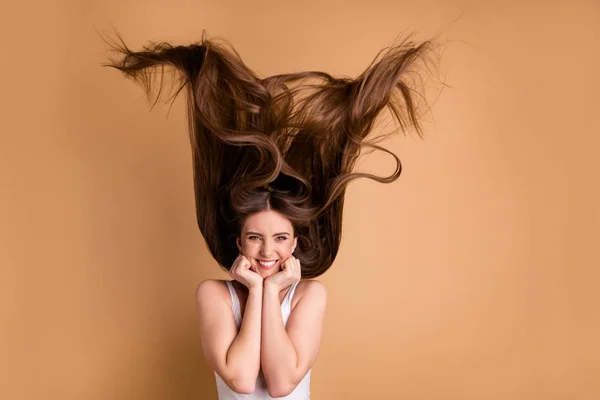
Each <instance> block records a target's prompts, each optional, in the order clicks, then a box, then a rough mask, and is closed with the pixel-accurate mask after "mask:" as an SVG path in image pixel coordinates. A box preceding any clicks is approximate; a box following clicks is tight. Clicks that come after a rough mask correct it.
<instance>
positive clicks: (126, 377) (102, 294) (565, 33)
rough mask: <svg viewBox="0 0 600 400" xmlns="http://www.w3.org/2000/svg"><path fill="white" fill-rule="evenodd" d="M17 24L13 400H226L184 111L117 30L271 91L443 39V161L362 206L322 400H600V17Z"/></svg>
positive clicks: (145, 13)
mask: <svg viewBox="0 0 600 400" xmlns="http://www.w3.org/2000/svg"><path fill="white" fill-rule="evenodd" d="M4 3H5V4H2V6H1V7H2V12H1V14H2V23H1V24H0V33H1V35H2V37H3V44H2V56H1V57H0V68H1V74H0V80H1V82H0V83H1V87H2V96H1V100H0V102H1V104H0V107H1V108H0V109H1V110H2V118H0V268H1V272H0V398H2V399H6V400H17V399H18V400H29V399H42V398H43V399H48V400H55V399H56V400H70V399H77V400H81V399H86V400H88V399H89V400H96V399H97V400H107V399H111V400H113V399H114V400H121V399H122V400H132V399H133V400H137V399H140V400H142V399H143V400H155V399H156V400H159V399H178V400H191V399H214V398H216V390H215V382H214V375H213V373H212V371H211V370H210V369H209V367H208V366H207V364H206V363H205V361H204V359H203V356H202V352H201V347H200V341H199V337H198V331H197V321H196V319H195V310H194V290H195V287H196V285H197V284H198V283H199V282H200V281H202V280H203V279H206V278H225V277H226V275H225V274H224V273H223V272H221V271H220V270H219V269H218V267H217V265H216V263H215V262H214V261H213V260H212V259H211V257H210V256H209V254H208V251H207V249H206V246H205V244H204V242H203V239H202V237H201V235H200V233H199V230H198V228H197V226H196V220H195V209H194V199H193V187H192V170H191V156H190V149H189V143H188V139H187V131H186V129H187V124H186V120H185V109H184V105H185V104H184V101H183V99H184V98H183V97H181V98H180V99H179V100H178V101H177V102H176V103H175V105H174V106H173V108H171V110H170V111H169V106H168V104H164V103H162V104H160V105H158V106H157V107H156V108H155V109H154V110H153V111H152V112H150V106H149V104H148V101H147V100H146V98H145V97H144V94H143V92H142V90H141V88H139V87H138V86H136V85H134V84H133V83H132V82H130V81H128V80H126V79H125V78H123V77H122V76H121V75H120V73H118V71H115V70H112V69H108V68H102V67H101V66H100V64H101V63H102V62H103V61H104V60H105V56H106V45H105V44H104V43H103V42H102V40H101V39H100V36H99V34H98V32H105V33H110V32H111V31H112V28H111V24H112V25H114V27H115V28H117V29H118V30H119V32H120V33H121V34H122V35H123V36H124V38H125V39H126V40H127V43H128V44H129V45H130V46H131V47H132V48H133V49H139V48H141V46H142V45H144V44H147V43H148V42H149V41H162V40H167V41H171V42H172V43H178V44H186V43H190V42H192V41H195V40H199V39H200V37H201V33H202V30H203V29H206V30H207V32H208V34H209V36H210V37H223V38H225V39H227V40H229V41H230V42H231V43H232V44H233V45H234V47H235V48H236V50H238V52H239V53H240V54H241V56H242V57H243V59H244V61H245V62H246V64H247V65H249V66H250V67H251V68H253V69H254V70H255V71H256V72H257V73H258V74H259V75H261V76H263V77H264V76H267V75H271V74H277V73H286V72H297V71H301V70H323V71H327V72H330V73H332V74H334V75H345V76H353V77H355V76H357V75H358V74H359V73H360V72H362V71H363V69H364V68H365V67H366V66H367V65H368V64H369V63H370V62H371V61H372V59H373V58H374V57H375V55H376V54H377V52H378V51H379V50H380V49H382V48H383V47H385V46H388V45H390V44H391V43H392V42H393V40H394V38H395V37H396V36H397V35H398V34H402V33H403V32H415V38H416V39H426V38H429V37H432V36H434V35H438V34H439V35H440V39H441V40H445V41H446V42H447V44H446V46H445V52H444V54H443V58H442V64H441V66H440V72H441V73H442V78H443V80H444V82H445V83H446V85H447V87H445V88H444V89H443V90H442V91H441V93H439V97H436V96H437V95H436V96H433V97H431V98H430V99H429V100H430V103H431V113H430V114H428V116H427V117H426V119H425V121H424V129H425V138H424V140H420V139H419V138H417V137H416V136H415V135H412V136H410V137H408V138H403V137H401V136H397V137H394V138H393V139H390V140H389V141H387V142H385V143H384V144H385V145H386V147H388V148H389V149H391V150H393V151H395V152H396V153H397V154H399V156H400V157H401V159H402V161H403V164H404V171H403V174H402V176H401V178H400V179H399V180H398V181H397V182H395V183H394V184H392V185H382V184H378V183H376V182H373V181H368V180H360V181H356V182H354V183H353V184H351V186H350V188H349V190H348V192H347V198H346V208H345V216H344V239H343V242H342V247H341V250H340V253H339V256H338V258H337V259H336V262H335V265H334V266H333V268H332V269H331V270H330V271H329V272H327V273H326V274H325V275H323V276H322V277H321V280H322V281H323V282H324V283H325V284H326V286H327V288H328V291H329V307H328V314H327V319H326V326H325V332H324V336H323V341H322V348H321V354H320V357H319V359H318V361H317V364H316V365H315V367H314V369H313V381H312V398H314V399H315V400H337V399H340V400H350V399H410V400H433V399H440V400H441V399H443V400H454V399H456V400H459V399H461V400H463V399H464V400H467V399H468V400H470V399H473V400H475V399H477V400H479V399H498V400H506V399H515V400H517V399H519V400H520V399H523V400H533V399H540V400H541V399H543V400H552V399H556V400H559V399H560V400H565V399H569V400H571V399H577V400H593V399H598V398H600V345H599V344H598V338H599V337H600V312H599V310H598V308H599V305H600V290H599V289H600V272H599V267H600V256H599V252H598V245H599V244H600V212H599V205H600V179H599V177H598V175H599V172H600V162H599V161H598V155H597V152H598V149H599V146H600V135H599V134H600V122H599V118H598V111H599V110H600V102H599V100H598V98H599V97H598V93H599V92H600V78H599V75H600V74H599V73H598V71H600V62H599V60H600V57H599V55H598V54H599V50H600V5H599V3H598V2H596V1H585V0H574V1H569V2H556V1H545V2H542V1H529V2H518V1H506V2H498V1H479V2H475V1H470V2H469V1H441V0H429V1H419V2H417V1H412V2H408V1H381V0H376V1H369V2H364V1H361V2H359V1H345V2H342V1H305V2H281V1H257V2H242V1H238V2H233V1H214V0H212V1H146V2H140V1H129V0H125V1H117V0H105V1H85V2H75V1H53V2H47V1H41V0H34V1H30V2H27V3H26V2H23V3H18V4H17V3H12V4H9V3H8V2H4ZM432 93H434V94H435V93H436V92H435V90H434V91H433V92H432ZM359 167H360V168H361V169H362V170H368V171H374V172H378V173H381V174H387V173H389V172H390V171H391V168H392V163H391V161H390V159H389V157H386V156H385V155H384V154H377V153H375V154H373V155H372V156H369V157H368V158H365V159H364V160H363V161H362V162H361V163H360V165H359Z"/></svg>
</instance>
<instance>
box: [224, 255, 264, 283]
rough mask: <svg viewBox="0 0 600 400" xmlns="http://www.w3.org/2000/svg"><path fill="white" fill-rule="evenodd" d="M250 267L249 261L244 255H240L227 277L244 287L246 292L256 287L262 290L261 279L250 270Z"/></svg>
mask: <svg viewBox="0 0 600 400" xmlns="http://www.w3.org/2000/svg"><path fill="white" fill-rule="evenodd" d="M251 265H252V264H250V260H248V259H247V258H246V256H245V255H243V254H240V255H239V256H238V257H237V258H236V259H235V261H234V262H233V265H232V266H231V268H230V269H229V276H231V277H232V278H233V279H235V280H236V281H238V282H240V283H241V284H242V285H244V286H246V287H247V288H248V290H250V289H252V288H256V287H261V288H262V285H263V278H262V276H260V274H258V273H257V272H254V271H253V270H251V269H250V267H251Z"/></svg>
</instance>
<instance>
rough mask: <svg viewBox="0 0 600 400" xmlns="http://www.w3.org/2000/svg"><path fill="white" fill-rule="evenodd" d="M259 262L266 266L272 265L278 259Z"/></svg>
mask: <svg viewBox="0 0 600 400" xmlns="http://www.w3.org/2000/svg"><path fill="white" fill-rule="evenodd" d="M258 262H259V263H260V265H264V266H265V267H270V266H272V265H273V264H275V263H276V261H269V262H264V261H258Z"/></svg>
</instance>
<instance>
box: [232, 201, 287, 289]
mask: <svg viewBox="0 0 600 400" xmlns="http://www.w3.org/2000/svg"><path fill="white" fill-rule="evenodd" d="M297 242H298V239H297V238H294V230H293V227H292V223H291V222H290V221H289V220H288V219H287V218H285V217H284V216H283V215H281V214H279V213H278V212H276V211H273V210H267V211H261V212H259V213H256V214H252V215H251V216H249V217H248V218H246V222H245V223H244V226H243V227H242V233H241V236H240V237H238V238H237V246H238V249H239V250H240V252H241V253H242V254H243V255H245V256H246V258H248V260H250V264H251V265H252V266H251V269H252V270H253V271H254V272H257V273H258V274H260V275H261V276H262V277H263V279H264V278H267V277H269V276H271V275H273V274H276V273H277V272H279V271H281V264H282V263H283V262H284V261H285V260H286V259H287V258H288V257H289V256H290V255H292V252H293V251H294V249H295V248H296V244H297Z"/></svg>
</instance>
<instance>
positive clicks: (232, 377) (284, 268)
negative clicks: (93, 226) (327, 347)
mask: <svg viewBox="0 0 600 400" xmlns="http://www.w3.org/2000/svg"><path fill="white" fill-rule="evenodd" d="M293 235H294V232H293V229H292V224H291V222H290V221H289V220H288V219H287V218H285V217H284V216H283V215H281V214H279V213H277V212H275V211H272V210H267V211H263V212H260V213H256V214H253V215H251V216H249V217H248V218H247V219H246V221H245V223H244V226H243V227H242V231H241V235H240V237H239V238H237V245H238V249H239V250H240V255H239V256H238V258H237V259H236V260H235V262H234V264H233V265H232V267H231V269H230V271H229V274H230V276H231V277H232V279H233V280H234V281H233V283H234V287H235V289H236V292H237V294H238V297H239V298H240V307H241V311H242V324H241V327H240V329H239V331H238V329H237V326H236V325H235V321H234V318H233V313H232V312H231V305H232V304H231V296H230V295H229V291H228V289H227V286H226V285H225V282H224V281H215V280H207V281H204V282H202V283H201V284H200V285H199V286H198V289H197V291H196V301H197V310H198V317H199V320H200V323H201V324H200V327H201V332H200V334H201V338H202V345H203V349H204V353H205V356H206V359H207V361H208V363H209V365H211V366H212V367H213V369H214V370H215V371H216V372H217V373H218V374H219V376H221V377H222V378H223V380H224V381H225V383H226V384H227V385H228V386H229V387H230V388H231V389H232V390H234V391H236V392H238V393H252V392H253V391H254V389H255V386H254V385H255V383H256V378H257V376H258V373H259V370H260V369H262V371H263V374H264V377H265V381H266V384H267V388H268V391H269V394H270V395H271V396H272V397H282V396H286V395H287V394H289V393H291V392H292V391H293V390H294V389H295V387H296V386H297V385H298V383H299V382H300V381H301V380H302V378H303V377H304V376H305V375H306V373H307V372H308V370H309V369H311V368H312V366H313V364H314V363H315V361H316V358H317V355H318V352H319V348H320V342H321V336H322V330H323V324H324V317H325V309H326V300H327V292H326V290H325V287H324V286H323V284H322V283H320V282H319V281H316V280H302V281H301V280H300V278H301V274H300V271H301V268H302V266H301V264H300V262H299V260H298V259H296V258H295V257H294V256H293V254H292V253H293V251H294V250H295V248H296V245H297V238H295V237H294V236H293ZM259 260H277V261H276V264H275V265H274V266H273V267H272V268H268V269H267V268H264V267H262V266H261V265H260V263H259ZM297 281H300V282H299V283H298V286H297V288H296V291H295V293H294V296H293V298H292V304H291V314H290V317H289V320H288V323H287V326H286V325H284V323H283V317H282V315H281V302H282V300H283V298H284V297H285V295H286V294H287V291H288V290H289V288H290V286H291V285H292V284H293V283H294V282H297ZM216 297H221V298H222V300H223V301H222V302H215V301H214V299H215V298H216Z"/></svg>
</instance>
